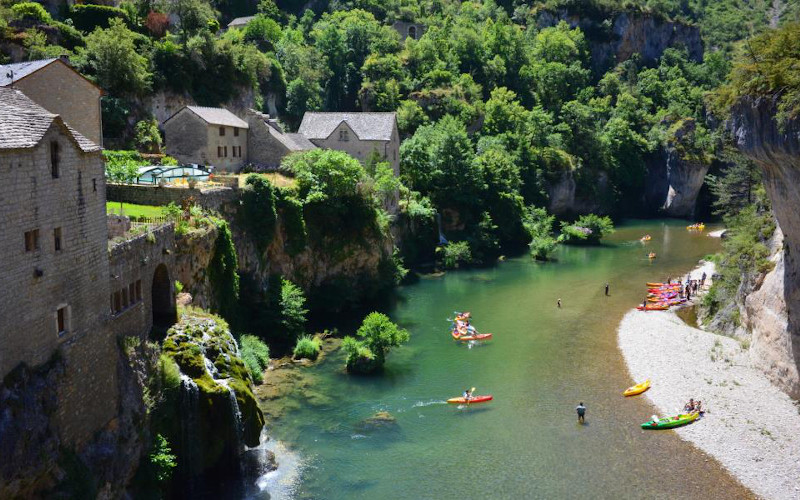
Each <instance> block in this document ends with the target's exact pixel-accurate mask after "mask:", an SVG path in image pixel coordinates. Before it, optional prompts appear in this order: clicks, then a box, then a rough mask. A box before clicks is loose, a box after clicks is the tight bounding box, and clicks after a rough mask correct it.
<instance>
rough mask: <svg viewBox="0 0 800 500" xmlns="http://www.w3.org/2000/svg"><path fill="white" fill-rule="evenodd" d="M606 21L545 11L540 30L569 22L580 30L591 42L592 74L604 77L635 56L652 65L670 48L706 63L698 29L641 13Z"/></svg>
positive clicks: (562, 11) (596, 16)
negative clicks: (611, 69)
mask: <svg viewBox="0 0 800 500" xmlns="http://www.w3.org/2000/svg"><path fill="white" fill-rule="evenodd" d="M609 15H611V17H608V18H605V19H604V16H605V14H604V13H593V14H587V15H583V14H580V13H577V12H572V11H571V10H568V9H559V10H557V11H550V10H544V11H541V12H539V14H538V16H537V24H538V25H539V27H540V28H541V27H547V26H555V25H556V24H558V23H559V22H560V21H565V22H566V23H567V24H569V25H570V26H571V27H573V28H574V27H576V26H577V27H579V28H580V29H581V31H583V32H584V33H585V34H586V37H587V39H588V40H589V41H590V42H591V43H590V47H591V56H592V59H591V60H592V70H594V71H595V72H597V73H602V72H604V71H606V70H607V69H608V68H610V67H612V66H614V65H615V64H617V63H620V62H622V61H626V60H627V59H629V58H630V57H631V56H632V55H633V54H640V55H641V58H642V62H643V63H645V64H651V63H653V62H655V61H656V60H658V58H660V57H661V54H663V53H664V51H665V50H666V49H668V48H670V47H684V48H686V50H687V52H688V54H689V58H690V59H692V60H695V61H700V60H702V59H703V41H702V39H701V38H700V30H699V29H698V28H697V26H690V25H688V24H683V23H680V22H676V21H668V20H665V19H661V18H658V17H656V16H653V15H650V14H644V13H637V12H621V13H618V14H616V15H614V14H609Z"/></svg>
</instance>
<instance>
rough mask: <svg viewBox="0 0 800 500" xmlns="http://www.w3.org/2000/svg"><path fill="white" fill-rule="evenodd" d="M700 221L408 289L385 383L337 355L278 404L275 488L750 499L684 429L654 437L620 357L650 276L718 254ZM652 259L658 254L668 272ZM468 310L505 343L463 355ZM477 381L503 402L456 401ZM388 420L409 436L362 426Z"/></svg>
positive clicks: (329, 494)
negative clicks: (349, 368) (383, 416)
mask: <svg viewBox="0 0 800 500" xmlns="http://www.w3.org/2000/svg"><path fill="white" fill-rule="evenodd" d="M685 226H686V222H683V221H652V220H651V221H629V222H627V223H625V224H624V225H622V226H620V227H618V230H617V232H616V233H615V234H614V235H613V236H612V237H610V238H608V239H607V240H606V241H605V243H604V244H603V245H602V246H601V247H569V246H561V247H560V248H559V249H558V250H557V251H556V254H555V257H556V258H557V260H556V261H555V262H550V263H544V264H542V263H536V262H533V261H531V260H530V259H529V258H526V257H522V258H515V259H509V260H508V261H506V262H503V263H501V264H500V265H498V266H496V267H493V268H490V269H480V270H470V271H459V272H451V273H448V274H446V275H445V276H441V277H424V278H422V279H421V281H420V282H419V283H416V284H413V285H409V286H405V287H402V288H401V289H400V290H399V294H398V295H399V297H398V300H397V302H396V304H395V305H394V306H393V307H392V308H391V309H390V310H389V311H388V313H389V314H390V316H391V317H392V318H393V319H394V320H395V321H396V322H398V323H399V324H400V325H402V326H403V327H405V328H407V329H408V330H409V331H410V332H411V341H410V342H409V343H408V344H407V345H406V346H404V347H402V348H400V349H398V350H396V351H394V352H392V353H391V354H390V356H389V359H388V362H387V365H386V370H385V373H383V374H382V375H380V376H376V377H355V376H348V375H347V374H345V373H344V371H343V359H342V356H341V354H340V353H334V354H332V355H329V356H328V357H327V358H326V359H325V360H324V361H322V362H321V363H320V364H319V365H318V366H316V367H314V368H308V369H303V370H298V371H302V372H303V374H302V377H303V379H302V383H301V384H299V386H298V387H297V388H296V389H295V390H294V391H293V392H292V393H291V394H290V395H289V396H288V397H285V398H281V399H280V400H275V401H270V402H268V403H265V405H266V404H269V405H276V404H278V405H285V412H284V413H283V414H282V416H281V417H280V418H277V419H275V420H274V421H272V422H270V427H269V433H270V435H271V437H272V439H273V440H276V441H278V442H280V443H282V446H285V447H286V449H287V450H288V453H290V454H291V456H292V457H294V458H292V459H288V456H287V457H284V461H282V457H281V456H280V454H279V456H278V462H279V464H282V465H281V466H282V467H283V466H284V465H286V467H297V471H296V474H292V473H290V471H286V470H283V471H281V472H280V473H279V474H277V476H276V478H274V479H273V480H269V478H268V480H267V481H266V488H267V491H269V492H270V493H271V495H272V496H274V497H286V496H288V497H294V498H324V499H337V498H342V499H351V498H370V499H373V498H374V499H389V498H411V499H421V498H435V499H441V498H460V499H462V498H675V497H677V496H684V495H687V494H692V495H702V496H704V497H706V498H742V497H750V493H749V492H748V491H747V490H746V489H744V488H743V487H742V486H741V485H740V484H739V483H738V482H737V481H736V480H735V479H733V478H732V477H731V476H730V475H729V474H728V473H726V472H725V471H723V470H722V469H721V468H720V466H719V464H718V463H717V462H716V461H715V460H713V459H711V458H710V457H708V456H707V455H705V454H703V453H702V452H700V451H698V450H697V449H696V448H694V447H693V446H692V445H690V444H688V443H686V442H684V441H682V440H681V439H680V438H679V437H678V436H677V435H676V434H675V433H674V432H673V431H662V432H653V431H643V430H642V429H640V428H639V424H640V423H641V422H644V421H647V420H649V417H650V415H652V414H653V413H655V412H656V410H655V408H654V407H653V406H652V405H651V404H649V403H648V402H647V400H646V399H644V398H633V399H625V398H623V397H622V396H621V392H622V390H623V389H625V387H627V386H629V385H632V380H631V379H630V376H629V375H628V372H627V369H626V367H625V363H624V361H623V359H622V355H621V353H620V352H619V350H618V348H617V340H616V328H617V325H618V323H619V321H620V320H621V318H622V316H623V315H624V314H625V312H626V311H628V310H629V309H630V308H631V307H633V306H635V305H636V304H637V302H639V303H640V302H641V300H642V297H643V295H644V293H645V289H644V283H645V282H646V281H662V280H663V279H665V278H666V277H667V276H673V277H678V276H679V275H681V273H683V274H685V272H686V271H687V270H688V269H690V268H691V267H693V266H694V265H695V264H696V262H697V261H698V259H700V258H701V257H703V256H704V255H706V254H708V253H712V252H715V251H717V250H718V248H719V241H718V240H716V239H714V238H709V237H708V236H707V233H708V231H706V232H705V233H700V234H696V233H689V232H688V231H686V229H685ZM646 233H649V234H651V235H652V237H653V239H652V241H651V242H649V243H648V244H646V245H645V244H642V243H640V242H639V241H638V239H639V238H640V237H641V236H642V235H643V234H646ZM649 250H653V251H655V252H657V254H658V258H657V259H656V260H655V261H653V262H650V261H649V260H648V259H647V257H646V253H647V251H649ZM606 282H608V283H609V284H610V289H611V293H610V296H609V297H605V296H604V290H603V285H604V284H605V283H606ZM558 298H561V299H562V302H563V308H562V309H558V308H557V307H556V300H557V299H558ZM455 310H469V311H471V312H472V314H473V324H474V325H475V326H476V327H477V328H478V330H479V331H483V332H492V333H494V334H495V336H494V339H493V340H492V341H491V342H488V343H486V344H485V345H476V346H472V347H469V346H467V345H459V344H456V343H455V342H454V341H453V340H452V339H451V338H450V335H449V323H448V322H447V319H448V318H452V317H453V311H455ZM642 314H659V313H642ZM655 383H669V381H668V380H656V381H655ZM472 386H475V387H477V390H476V394H487V393H489V394H493V395H494V401H493V402H491V403H488V404H484V405H481V406H473V407H469V408H458V407H456V406H455V405H447V404H445V403H444V400H445V399H447V398H449V397H454V396H459V395H460V394H461V392H462V391H463V390H464V389H465V388H467V387H472ZM692 396H693V395H692V394H686V399H687V400H688V398H689V397H692ZM579 401H583V402H584V403H585V404H586V406H587V407H588V412H587V418H586V424H585V425H579V424H578V423H577V419H576V415H575V409H574V408H575V406H576V405H577V403H578V402H579ZM709 404H712V405H713V402H709ZM378 411H388V412H390V413H391V414H392V415H393V416H394V417H396V419H397V421H396V426H394V427H388V428H377V429H370V428H364V427H363V426H362V425H361V422H362V421H363V420H364V419H367V418H369V417H370V416H372V415H373V414H374V413H375V412H378ZM694 425H705V424H704V423H703V422H702V421H701V422H699V423H697V424H694ZM290 462H296V464H293V465H289V463H290Z"/></svg>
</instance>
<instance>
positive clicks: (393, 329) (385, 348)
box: [342, 312, 410, 373]
mask: <svg viewBox="0 0 800 500" xmlns="http://www.w3.org/2000/svg"><path fill="white" fill-rule="evenodd" d="M356 336H357V338H354V337H349V336H348V337H345V338H344V341H343V342H342V349H344V352H345V353H346V354H347V361H346V366H347V371H349V372H351V373H373V372H375V371H377V370H380V369H381V368H382V367H383V364H384V363H385V362H386V355H387V354H388V353H389V351H390V350H391V349H392V348H394V347H398V346H400V345H401V344H403V343H405V342H408V339H409V338H410V335H409V333H408V331H407V330H405V329H403V328H400V327H399V326H397V325H396V324H394V323H392V321H391V320H390V319H389V317H388V316H386V315H385V314H381V313H378V312H372V313H369V314H368V315H367V317H366V318H364V321H363V323H361V326H360V327H359V329H358V331H357V332H356Z"/></svg>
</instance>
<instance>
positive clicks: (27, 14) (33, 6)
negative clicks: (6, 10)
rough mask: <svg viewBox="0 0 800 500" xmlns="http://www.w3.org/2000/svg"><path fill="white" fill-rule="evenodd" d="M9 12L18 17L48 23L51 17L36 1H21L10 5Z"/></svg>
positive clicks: (51, 19)
mask: <svg viewBox="0 0 800 500" xmlns="http://www.w3.org/2000/svg"><path fill="white" fill-rule="evenodd" d="M11 12H12V13H13V14H14V16H16V17H18V18H19V19H26V20H31V21H38V22H40V23H44V24H50V23H51V22H52V21H53V18H51V17H50V14H48V13H47V11H46V10H44V7H42V5H41V4H38V3H36V2H22V3H18V4H15V5H13V6H12V7H11Z"/></svg>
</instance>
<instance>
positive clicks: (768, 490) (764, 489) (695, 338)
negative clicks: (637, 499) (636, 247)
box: [618, 263, 800, 499]
mask: <svg viewBox="0 0 800 500" xmlns="http://www.w3.org/2000/svg"><path fill="white" fill-rule="evenodd" d="M713 268H714V267H713V264H712V263H703V265H702V266H700V267H699V268H697V269H695V270H694V271H692V278H699V275H700V274H702V273H703V272H704V271H705V272H706V273H707V274H708V276H711V275H712V274H713ZM618 343H619V347H620V350H621V351H622V354H623V357H624V358H625V361H626V363H627V365H628V370H629V372H630V374H631V378H632V379H633V380H635V381H637V382H638V381H642V380H644V379H647V378H650V379H651V380H652V382H653V386H652V387H651V389H650V390H649V391H647V392H646V393H645V395H646V397H647V398H649V399H650V401H652V402H653V404H654V405H655V406H656V407H657V408H658V409H659V412H660V416H667V415H674V414H676V413H677V412H678V411H679V410H681V409H682V408H683V405H684V404H685V403H686V401H688V400H689V398H694V399H695V400H698V399H699V400H701V401H702V402H703V407H704V408H706V409H707V410H708V412H707V413H706V415H705V417H704V418H703V419H701V420H699V421H697V422H695V423H693V424H691V425H688V426H686V427H682V428H679V429H676V431H675V432H677V433H678V435H680V437H681V438H683V439H686V440H688V441H690V442H692V443H694V444H695V445H696V446H697V447H698V448H700V449H702V450H703V451H705V452H706V453H708V454H709V455H711V456H713V457H714V458H716V459H717V460H718V461H719V462H720V463H721V464H722V465H723V466H724V467H725V468H727V469H728V470H729V471H730V472H731V473H732V474H733V475H734V476H735V477H736V478H738V479H739V480H740V481H741V482H742V484H744V485H745V486H746V487H748V488H750V489H751V490H752V491H753V492H754V493H756V494H757V495H759V496H761V497H764V498H768V499H797V498H800V407H798V405H797V404H796V403H795V402H793V400H792V399H790V398H789V397H788V396H787V395H786V394H784V393H783V392H781V391H780V390H778V389H777V388H776V387H774V386H773V385H772V384H770V382H769V381H768V380H767V378H766V377H765V376H764V375H763V374H762V373H761V372H760V371H758V370H756V369H754V368H752V367H751V363H750V357H749V355H748V352H747V350H746V349H745V348H744V347H746V345H742V344H741V343H740V342H739V341H738V340H736V339H733V338H730V337H725V336H720V335H715V334H712V333H709V332H705V331H703V330H699V329H697V328H692V327H690V326H688V325H686V324H685V323H684V322H683V321H682V320H681V319H680V318H678V316H677V315H676V314H675V313H674V312H673V311H649V312H646V313H643V312H640V311H636V310H633V311H631V312H629V313H628V314H627V315H625V317H624V318H623V320H622V322H621V323H620V326H619V330H618ZM647 420H649V415H642V421H643V422H644V421H647ZM650 432H658V431H650ZM662 432H669V431H662Z"/></svg>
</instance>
